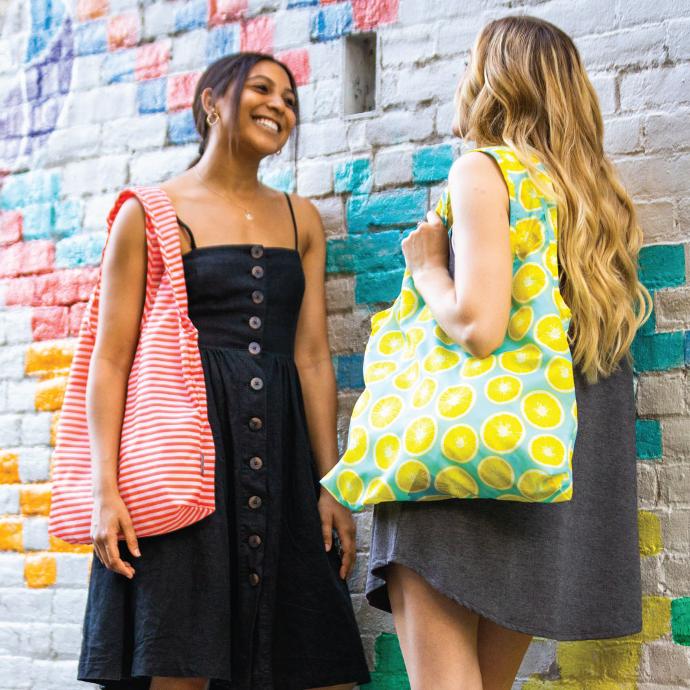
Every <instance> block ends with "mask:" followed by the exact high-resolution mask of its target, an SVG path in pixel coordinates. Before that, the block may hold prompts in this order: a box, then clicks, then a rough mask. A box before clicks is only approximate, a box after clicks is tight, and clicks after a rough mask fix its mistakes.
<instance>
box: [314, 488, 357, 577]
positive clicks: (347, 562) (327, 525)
mask: <svg viewBox="0 0 690 690" xmlns="http://www.w3.org/2000/svg"><path fill="white" fill-rule="evenodd" d="M319 515H321V531H322V533H323V543H324V544H325V545H326V551H330V550H331V548H332V547H333V530H334V529H335V531H336V532H337V533H338V539H339V540H340V546H341V547H342V553H341V558H342V565H341V566H340V577H341V578H342V579H343V580H345V579H346V578H347V576H348V575H349V574H350V572H351V571H352V567H353V566H354V564H355V549H356V539H355V533H356V530H355V521H354V519H353V518H352V513H351V512H350V511H349V510H348V509H347V508H346V507H345V506H343V505H341V504H340V503H338V501H336V500H335V498H333V496H332V495H331V494H330V493H328V491H327V490H326V489H321V496H320V497H319Z"/></svg>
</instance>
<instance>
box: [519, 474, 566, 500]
mask: <svg viewBox="0 0 690 690" xmlns="http://www.w3.org/2000/svg"><path fill="white" fill-rule="evenodd" d="M565 478H566V475H564V474H556V475H550V474H547V473H546V472H543V471H542V470H527V471H526V472H524V473H523V474H522V476H521V477H520V479H518V483H517V488H518V491H519V492H520V493H521V494H522V495H523V496H524V497H525V498H528V499H529V500H531V501H545V500H546V499H547V498H549V497H550V496H553V495H554V494H555V493H556V491H558V490H559V489H560V488H561V486H562V485H563V481H564V480H565Z"/></svg>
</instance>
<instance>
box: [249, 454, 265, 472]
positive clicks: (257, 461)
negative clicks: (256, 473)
mask: <svg viewBox="0 0 690 690" xmlns="http://www.w3.org/2000/svg"><path fill="white" fill-rule="evenodd" d="M263 466H264V461H263V460H262V459H261V458H260V457H259V456H258V455H255V456H254V457H253V458H249V467H251V468H252V469H253V470H260V469H261V468H262V467H263Z"/></svg>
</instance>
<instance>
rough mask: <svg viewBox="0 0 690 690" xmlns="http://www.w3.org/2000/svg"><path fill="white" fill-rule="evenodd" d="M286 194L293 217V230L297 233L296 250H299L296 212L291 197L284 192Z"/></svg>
mask: <svg viewBox="0 0 690 690" xmlns="http://www.w3.org/2000/svg"><path fill="white" fill-rule="evenodd" d="M283 194H285V198H286V199H287V202H288V206H289V207H290V215H291V216H292V229H293V230H294V233H295V249H299V245H298V243H297V239H298V238H297V221H296V220H295V212H294V210H293V209H292V201H290V195H289V194H288V193H287V192H283Z"/></svg>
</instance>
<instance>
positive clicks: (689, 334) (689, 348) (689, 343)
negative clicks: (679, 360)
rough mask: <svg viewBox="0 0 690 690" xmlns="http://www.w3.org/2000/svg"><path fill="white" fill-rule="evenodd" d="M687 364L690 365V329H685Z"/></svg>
mask: <svg viewBox="0 0 690 690" xmlns="http://www.w3.org/2000/svg"><path fill="white" fill-rule="evenodd" d="M685 366H686V367H690V331H685Z"/></svg>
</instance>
